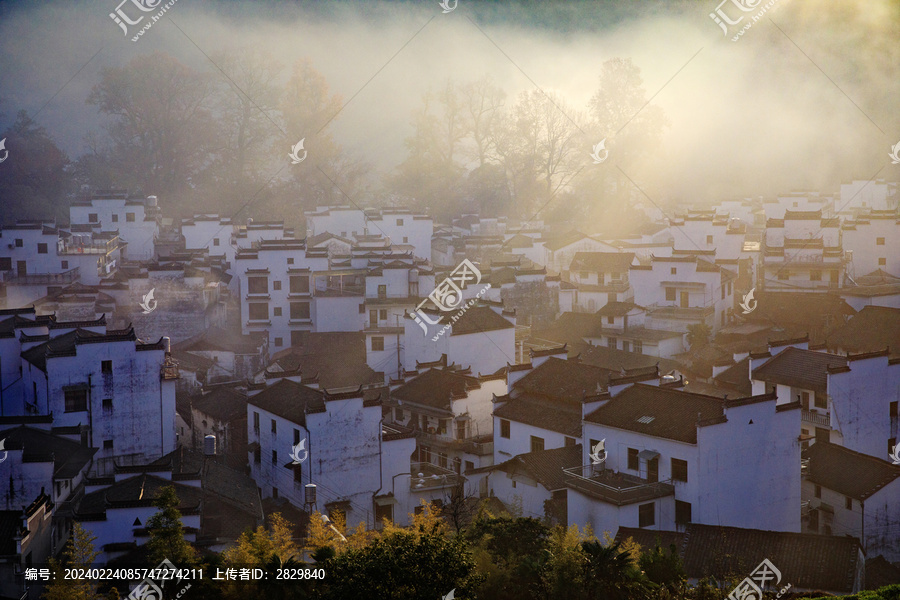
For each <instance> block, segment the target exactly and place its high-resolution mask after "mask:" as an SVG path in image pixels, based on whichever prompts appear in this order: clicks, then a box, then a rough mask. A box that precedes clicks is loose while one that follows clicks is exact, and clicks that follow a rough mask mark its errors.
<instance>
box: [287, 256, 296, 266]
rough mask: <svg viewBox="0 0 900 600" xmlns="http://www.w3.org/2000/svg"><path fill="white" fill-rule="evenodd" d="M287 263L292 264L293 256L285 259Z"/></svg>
mask: <svg viewBox="0 0 900 600" xmlns="http://www.w3.org/2000/svg"><path fill="white" fill-rule="evenodd" d="M287 264H289V265H292V264H294V259H293V257H291V258H289V259H287Z"/></svg>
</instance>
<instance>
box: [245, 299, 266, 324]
mask: <svg viewBox="0 0 900 600" xmlns="http://www.w3.org/2000/svg"><path fill="white" fill-rule="evenodd" d="M247 312H248V316H249V319H250V320H251V321H267V320H268V319H269V305H268V304H267V303H265V302H251V303H250V304H248V305H247Z"/></svg>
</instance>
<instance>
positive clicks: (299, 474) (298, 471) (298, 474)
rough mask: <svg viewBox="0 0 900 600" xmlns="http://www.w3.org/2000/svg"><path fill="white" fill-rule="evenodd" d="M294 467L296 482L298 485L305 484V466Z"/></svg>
mask: <svg viewBox="0 0 900 600" xmlns="http://www.w3.org/2000/svg"><path fill="white" fill-rule="evenodd" d="M293 467H294V481H295V482H297V483H302V482H303V465H302V464H300V465H293Z"/></svg>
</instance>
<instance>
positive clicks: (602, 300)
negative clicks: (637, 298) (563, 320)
mask: <svg viewBox="0 0 900 600" xmlns="http://www.w3.org/2000/svg"><path fill="white" fill-rule="evenodd" d="M633 264H635V257H634V253H633V252H576V253H575V256H574V258H573V259H572V263H571V264H570V266H569V272H568V276H569V282H570V283H572V284H573V285H575V287H576V290H575V306H574V309H575V310H576V311H578V312H596V311H597V310H598V309H600V308H603V307H604V306H606V305H607V304H609V303H611V302H627V301H629V300H631V299H633V298H634V292H633V291H632V289H631V285H630V284H629V282H628V270H629V269H630V268H631V266H632V265H633Z"/></svg>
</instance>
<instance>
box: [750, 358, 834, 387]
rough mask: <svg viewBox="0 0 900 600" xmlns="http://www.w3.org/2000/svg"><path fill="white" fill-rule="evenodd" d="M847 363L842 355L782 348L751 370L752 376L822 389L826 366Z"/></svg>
mask: <svg viewBox="0 0 900 600" xmlns="http://www.w3.org/2000/svg"><path fill="white" fill-rule="evenodd" d="M846 365H847V358H846V357H845V356H836V355H834V354H825V353H824V352H813V351H812V350H803V349H801V348H794V347H790V348H785V349H784V350H782V351H781V352H779V353H778V354H777V355H776V356H773V357H772V358H770V359H769V360H767V361H766V362H765V363H763V364H762V365H761V366H759V367H757V368H756V369H755V370H754V371H753V379H757V380H759V381H765V382H766V383H778V384H782V385H789V386H793V387H798V388H803V389H806V390H813V391H815V392H825V391H826V390H827V388H828V368H829V367H842V366H846Z"/></svg>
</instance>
